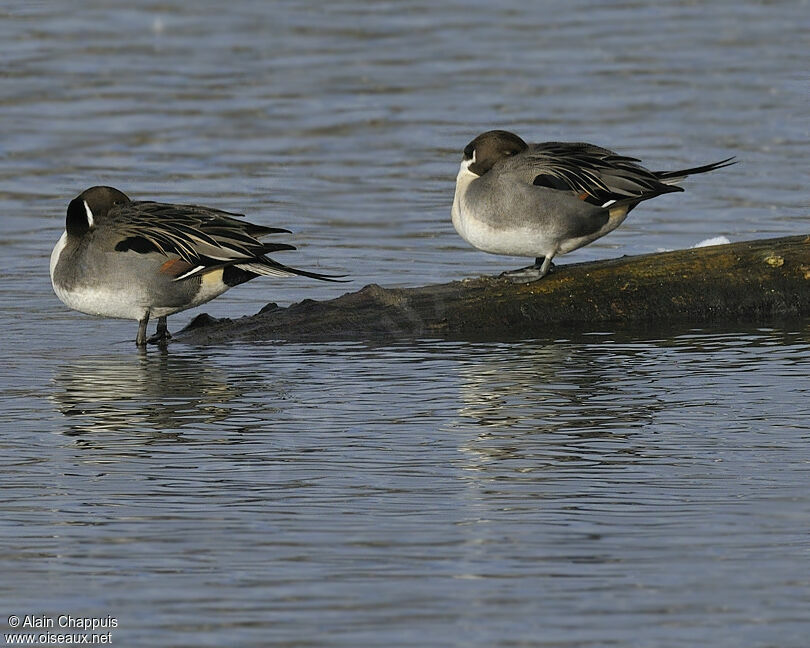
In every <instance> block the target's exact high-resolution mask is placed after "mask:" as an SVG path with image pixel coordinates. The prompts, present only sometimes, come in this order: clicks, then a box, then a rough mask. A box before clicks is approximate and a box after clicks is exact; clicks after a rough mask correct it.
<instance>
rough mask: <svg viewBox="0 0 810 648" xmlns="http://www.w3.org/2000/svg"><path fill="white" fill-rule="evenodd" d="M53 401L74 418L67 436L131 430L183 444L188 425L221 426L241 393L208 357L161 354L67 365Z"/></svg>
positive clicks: (58, 379)
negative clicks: (182, 438)
mask: <svg viewBox="0 0 810 648" xmlns="http://www.w3.org/2000/svg"><path fill="white" fill-rule="evenodd" d="M53 386H54V390H53V396H52V398H53V400H54V402H55V403H56V405H57V407H58V409H59V411H60V412H61V413H62V414H63V415H64V416H65V417H67V418H68V419H69V426H68V429H67V430H66V434H69V435H75V436H83V435H89V434H98V432H101V431H126V432H127V433H128V435H130V436H132V435H133V434H135V435H138V436H139V437H140V438H141V440H142V441H143V442H144V443H149V442H150V440H157V439H160V440H166V439H167V438H172V437H174V438H175V439H177V440H181V434H182V430H183V429H184V428H186V427H188V426H199V425H201V424H211V423H217V422H219V421H222V420H223V419H225V418H226V417H227V416H229V414H230V413H231V409H230V408H228V407H227V403H228V402H229V401H233V400H234V399H237V398H238V397H239V395H240V390H239V389H237V388H236V387H234V385H232V384H230V383H229V382H228V381H227V380H226V376H225V374H224V373H223V372H222V371H220V370H219V369H217V368H216V367H215V366H213V365H212V364H211V363H210V362H207V361H206V359H205V358H201V357H199V355H195V356H190V357H189V356H185V355H183V356H180V355H172V354H169V353H168V351H166V350H163V351H161V352H157V353H144V354H120V353H114V352H111V353H110V354H108V355H104V354H96V355H93V356H85V357H83V358H80V359H77V360H75V361H72V362H70V363H68V364H65V365H62V366H61V367H59V369H58V370H57V371H56V372H55V374H54V376H53Z"/></svg>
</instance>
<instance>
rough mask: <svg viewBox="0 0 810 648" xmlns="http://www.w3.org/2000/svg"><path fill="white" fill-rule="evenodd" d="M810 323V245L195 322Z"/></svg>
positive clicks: (376, 295)
mask: <svg viewBox="0 0 810 648" xmlns="http://www.w3.org/2000/svg"><path fill="white" fill-rule="evenodd" d="M808 314H810V236H791V237H785V238H776V239H763V240H755V241H746V242H742V243H733V244H727V245H715V246H711V247H703V248H693V249H689V250H676V251H674V252H661V253H656V254H645V255H640V256H632V257H628V256H625V257H622V258H619V259H609V260H604V261H593V262H587V263H575V264H567V265H561V266H558V267H557V269H556V271H555V272H553V273H552V274H550V275H548V276H546V277H545V278H543V279H541V280H540V281H536V282H533V283H525V284H516V283H512V282H511V281H509V280H508V279H503V278H499V277H478V278H476V279H465V280H462V281H454V282H451V283H445V284H437V285H430V286H423V287H419V288H381V287H380V286H377V285H375V284H371V285H368V286H366V287H365V288H363V289H362V290H360V291H358V292H354V293H347V294H345V295H343V296H341V297H338V298H336V299H332V300H329V301H323V302H316V301H312V300H304V301H302V302H300V303H297V304H292V305H291V306H289V307H287V308H279V307H277V306H276V305H275V304H269V305H268V306H266V307H265V308H263V309H262V310H261V312H259V313H258V314H256V315H252V316H248V317H242V318H240V319H238V320H230V319H214V318H211V317H209V316H208V315H200V316H198V317H197V318H195V319H194V320H193V321H192V322H191V323H190V324H189V325H188V326H187V327H186V328H185V329H183V330H182V331H180V332H179V333H178V334H177V336H176V337H177V339H178V340H179V341H181V342H185V343H189V344H216V343H221V342H227V341H230V340H289V341H303V340H321V341H327V340H363V339H372V338H389V339H391V338H413V337H428V338H456V339H464V338H467V339H489V340H498V339H502V338H515V337H545V336H547V335H548V334H549V333H550V332H551V331H554V330H556V331H559V330H560V329H561V327H565V328H576V329H580V330H587V329H588V328H591V329H594V328H597V327H602V328H604V325H605V324H607V323H616V322H632V323H652V322H656V321H660V322H662V323H663V322H671V321H685V322H694V323H709V322H712V321H718V320H720V321H729V320H748V321H763V320H767V319H773V318H783V317H791V316H802V315H808Z"/></svg>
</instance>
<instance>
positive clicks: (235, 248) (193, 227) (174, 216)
mask: <svg viewBox="0 0 810 648" xmlns="http://www.w3.org/2000/svg"><path fill="white" fill-rule="evenodd" d="M240 216H241V214H234V213H231V212H225V211H220V210H217V209H211V208H209V207H200V206H197V205H171V204H165V203H156V202H145V201H144V202H131V203H128V204H125V205H119V206H116V207H114V208H113V209H112V210H110V213H109V219H110V222H111V225H112V227H114V228H115V231H116V232H117V233H119V238H120V240H119V241H118V242H117V243H116V246H115V249H116V250H118V251H126V250H134V251H135V252H141V253H148V252H158V253H160V254H163V255H166V256H172V255H177V256H179V257H180V258H181V259H183V260H184V261H186V262H188V263H189V264H193V265H195V266H197V265H202V266H209V265H222V264H223V263H226V264H227V263H238V262H240V261H247V260H251V259H257V258H261V257H262V256H263V255H264V254H267V253H269V252H275V251H278V250H294V249H295V247H294V246H292V245H288V244H286V243H263V242H262V241H260V240H259V238H260V237H263V236H266V235H268V234H279V233H289V230H285V229H281V228H276V227H265V226H263V225H255V224H253V223H249V222H247V221H244V220H240V219H239V217H240Z"/></svg>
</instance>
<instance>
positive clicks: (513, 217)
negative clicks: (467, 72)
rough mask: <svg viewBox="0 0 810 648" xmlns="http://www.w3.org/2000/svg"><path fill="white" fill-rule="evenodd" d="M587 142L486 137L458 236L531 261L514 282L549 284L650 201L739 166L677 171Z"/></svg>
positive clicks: (477, 151)
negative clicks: (554, 272)
mask: <svg viewBox="0 0 810 648" xmlns="http://www.w3.org/2000/svg"><path fill="white" fill-rule="evenodd" d="M640 162H641V160H639V159H637V158H633V157H627V156H625V155H620V154H619V153H616V152H614V151H611V150H609V149H606V148H602V147H599V146H595V145H593V144H588V143H585V142H541V143H535V144H527V143H526V142H525V141H524V140H523V139H521V138H520V137H519V136H518V135H516V134H514V133H512V132H509V131H506V130H491V131H487V132H484V133H481V134H480V135H478V136H477V137H475V139H473V140H472V141H471V142H470V143H469V144H467V146H466V147H465V148H464V151H463V155H462V160H461V165H460V167H459V171H458V175H457V177H456V189H455V194H454V196H453V206H452V208H451V217H452V222H453V226H454V227H455V229H456V231H457V232H458V234H459V235H460V236H461V238H463V239H464V240H465V241H467V243H469V244H470V245H472V246H473V247H475V248H477V249H479V250H482V251H484V252H488V253H491V254H500V255H509V256H519V257H520V256H522V257H533V258H534V263H533V264H532V265H530V266H528V267H526V268H521V269H519V270H514V271H508V272H505V273H504V276H505V277H507V278H509V279H511V280H512V281H519V282H529V281H537V280H539V279H542V278H543V277H545V276H546V275H547V274H548V272H549V271H550V270H551V269H552V259H554V258H555V257H556V256H559V255H562V254H567V253H569V252H572V251H574V250H577V249H579V248H581V247H583V246H585V245H588V244H589V243H592V242H593V241H595V240H597V239H599V238H601V237H603V236H605V235H606V234H608V233H610V232H612V231H613V230H614V229H616V228H617V227H619V225H621V224H622V223H623V222H624V220H625V219H626V218H627V215H628V214H629V213H630V212H631V211H632V210H633V209H634V208H635V207H636V206H637V205H639V204H640V203H642V202H644V201H645V200H650V199H652V198H656V197H658V196H661V195H663V194H667V193H673V192H678V191H683V188H682V187H680V186H678V183H679V182H680V181H682V180H683V179H684V178H686V177H687V176H690V175H695V174H699V173H707V172H709V171H715V170H717V169H721V168H723V167H726V166H730V165H732V164H735V163H736V162H735V159H734V158H733V157H730V158H727V159H725V160H721V161H719V162H714V163H712V164H705V165H703V166H696V167H692V168H689V169H678V170H674V171H650V170H649V169H647V168H645V167H644V166H642V165H641V164H640Z"/></svg>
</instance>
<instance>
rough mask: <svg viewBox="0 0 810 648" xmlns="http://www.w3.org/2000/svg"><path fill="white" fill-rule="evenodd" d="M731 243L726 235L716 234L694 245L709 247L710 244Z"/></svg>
mask: <svg viewBox="0 0 810 648" xmlns="http://www.w3.org/2000/svg"><path fill="white" fill-rule="evenodd" d="M729 243H731V241H729V240H728V239H727V238H726V237H725V236H715V237H713V238H707V239H704V240H702V241H701V242H700V243H695V244H694V245H693V246H692V247H696V248H700V247H707V246H709V245H728V244H729Z"/></svg>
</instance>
